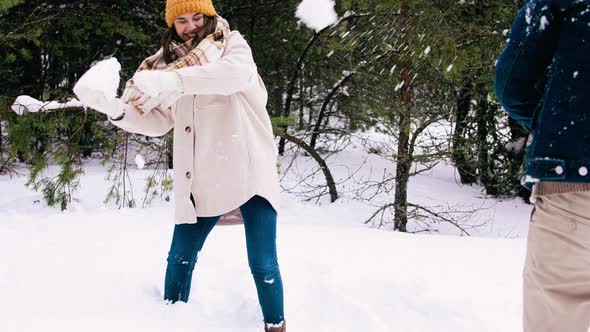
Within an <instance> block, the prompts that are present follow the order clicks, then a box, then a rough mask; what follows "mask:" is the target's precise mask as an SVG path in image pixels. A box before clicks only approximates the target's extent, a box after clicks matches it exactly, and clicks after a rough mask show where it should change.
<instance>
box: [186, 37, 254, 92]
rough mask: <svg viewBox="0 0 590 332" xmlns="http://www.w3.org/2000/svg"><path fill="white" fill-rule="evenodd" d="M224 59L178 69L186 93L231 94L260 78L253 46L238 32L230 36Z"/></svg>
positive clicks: (222, 57)
mask: <svg viewBox="0 0 590 332" xmlns="http://www.w3.org/2000/svg"><path fill="white" fill-rule="evenodd" d="M225 47H226V49H225V52H224V53H223V55H222V56H221V59H219V60H218V61H216V62H213V63H209V64H206V65H203V66H190V67H185V68H181V69H177V70H175V72H176V73H177V74H178V77H179V78H180V81H181V85H182V89H181V90H182V92H183V94H200V95H226V96H227V95H232V94H235V93H238V92H241V91H243V90H244V89H246V88H247V87H248V85H250V84H251V83H252V82H253V81H255V80H256V78H257V75H256V73H257V70H256V64H255V63H254V59H253V58H252V51H251V50H250V46H249V45H248V43H247V42H246V40H245V39H244V37H242V35H241V34H240V33H239V32H237V31H232V32H231V33H230V34H229V36H228V37H227V44H226V46H225Z"/></svg>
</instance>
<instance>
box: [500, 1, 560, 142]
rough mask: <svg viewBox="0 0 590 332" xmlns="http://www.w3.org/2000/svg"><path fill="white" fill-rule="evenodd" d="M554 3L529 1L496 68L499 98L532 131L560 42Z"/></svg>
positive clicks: (513, 28)
mask: <svg viewBox="0 0 590 332" xmlns="http://www.w3.org/2000/svg"><path fill="white" fill-rule="evenodd" d="M553 1H554V0H527V1H526V3H525V5H524V6H523V7H522V8H521V10H520V11H519V13H518V16H517V17H516V19H515V21H514V23H513V25H512V30H511V32H510V39H509V40H508V43H507V45H506V48H505V49H504V51H503V52H502V54H501V55H500V58H499V59H498V62H497V64H496V75H495V76H496V77H495V81H494V89H495V92H496V98H497V99H498V101H499V102H500V104H501V105H502V106H503V107H504V109H505V110H506V112H508V113H509V114H510V116H511V117H513V118H514V119H515V120H517V121H519V122H520V123H522V124H523V125H524V126H525V127H526V128H527V129H529V130H531V127H532V126H533V123H532V122H533V116H534V112H535V109H537V107H539V106H540V103H541V99H542V96H543V92H544V86H545V81H546V78H547V72H548V67H549V66H550V65H551V62H552V60H553V55H554V52H555V49H556V45H557V41H558V38H559V31H560V28H559V25H560V24H559V23H558V22H559V18H558V15H559V10H558V9H556V8H555V6H554V4H553Z"/></svg>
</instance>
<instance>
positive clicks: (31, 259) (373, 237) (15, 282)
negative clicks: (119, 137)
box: [0, 150, 530, 332]
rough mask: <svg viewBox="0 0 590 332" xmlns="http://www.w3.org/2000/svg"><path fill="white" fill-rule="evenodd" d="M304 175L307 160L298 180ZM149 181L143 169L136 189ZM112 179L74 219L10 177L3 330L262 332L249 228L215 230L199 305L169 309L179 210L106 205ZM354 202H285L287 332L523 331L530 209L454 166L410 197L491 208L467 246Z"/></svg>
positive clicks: (416, 183) (443, 231) (0, 204)
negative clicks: (376, 219) (169, 266)
mask: <svg viewBox="0 0 590 332" xmlns="http://www.w3.org/2000/svg"><path fill="white" fill-rule="evenodd" d="M359 156H360V152H358V151H356V150H351V151H344V152H342V153H340V154H339V155H338V159H333V160H331V161H330V164H331V165H333V167H334V170H335V173H336V175H337V178H338V177H343V176H346V174H345V171H344V170H345V169H348V170H349V169H351V168H354V164H355V163H360V160H361V159H362V158H360V157H359ZM369 161H370V163H369V164H370V165H371V167H375V168H380V167H382V166H383V165H380V164H379V163H380V162H382V161H379V160H376V159H375V160H369ZM286 162H287V160H286V159H285V160H283V163H286ZM306 165H307V166H311V165H312V163H311V162H310V161H309V160H307V159H305V158H303V157H301V158H298V160H297V162H296V166H297V169H298V170H302V169H304V168H305V167H306ZM338 165H343V167H339V166H338ZM344 165H346V166H348V168H345V167H344ZM387 167H392V166H391V165H388V166H387ZM365 172H368V170H367V171H365ZM148 174H149V171H148V170H134V171H133V172H132V177H133V179H134V180H135V181H136V182H137V183H136V189H135V190H136V192H141V183H142V182H143V179H144V178H145V177H146V176H147V175H148ZM105 175H106V172H105V170H104V168H102V167H100V166H96V165H91V166H88V167H87V168H86V174H85V175H84V176H83V178H82V181H81V189H80V191H79V192H78V193H77V194H76V195H75V196H76V197H77V198H78V199H79V201H78V202H74V203H72V205H71V207H70V208H69V209H68V210H67V211H65V212H60V211H59V210H57V209H54V208H49V207H47V206H46V205H45V204H44V203H43V201H42V199H41V194H40V193H36V192H33V191H31V190H29V189H27V188H25V186H24V182H25V178H24V177H18V178H12V179H11V178H9V177H8V176H0V186H1V188H2V194H1V195H0V261H1V262H2V264H0V292H1V294H2V301H1V302H0V331H11V332H19V331H23V332H37V331H60V332H70V331H71V332H74V331H76V332H79V331H85V332H91V331H108V332H116V331H121V332H123V331H142V332H145V331H199V332H214V331H244V332H250V331H252V332H255V331H258V332H261V331H263V327H262V314H261V312H260V309H259V306H258V303H257V298H256V292H255V288H254V283H253V280H252V278H251V275H250V273H249V269H248V265H247V259H246V248H245V240H244V234H243V227H242V226H241V225H237V226H219V227H216V228H215V229H214V230H213V232H212V233H211V235H210V238H209V239H208V240H207V243H206V244H205V248H204V250H203V252H202V253H201V255H200V256H199V257H200V260H199V263H198V264H197V270H196V272H195V275H194V281H193V290H192V293H191V300H190V301H189V303H186V304H185V303H178V304H175V305H166V304H165V303H163V301H162V289H163V282H164V269H165V266H166V255H167V251H168V246H169V243H170V240H171V235H172V228H173V225H172V221H171V217H172V203H170V202H156V203H155V204H153V205H152V206H151V207H149V208H146V209H139V208H138V209H123V210H117V209H115V208H114V207H105V206H103V204H102V201H103V199H104V197H105V194H106V190H107V187H108V186H107V183H106V181H105V180H104V178H105ZM320 180H321V179H320ZM284 181H285V182H287V183H288V182H289V181H292V180H290V179H288V178H286V179H285V180H284ZM293 181H294V180H293ZM343 191H344V192H346V188H344V190H343ZM136 195H137V194H136ZM137 196H141V195H137ZM343 196H344V197H343V198H342V199H341V200H339V201H337V202H336V203H334V204H326V202H325V200H322V201H321V202H322V204H321V205H315V204H313V203H312V202H304V201H303V200H301V199H300V198H298V197H295V196H294V195H293V194H287V193H285V194H283V195H282V211H281V213H280V216H279V227H278V232H279V233H278V247H279V263H280V266H281V270H282V274H283V279H284V285H285V310H286V317H287V321H288V328H289V331H291V332H311V331H314V332H319V331H325V332H335V331H338V332H382V331H388V332H394V331H399V332H413V331H415V332H430V331H449V332H451V331H452V332H460V331H465V332H467V331H469V332H473V331H477V332H483V331H490V332H501V331H506V332H508V331H514V332H516V331H520V330H521V322H520V316H521V288H522V286H521V274H522V266H523V260H524V248H525V240H524V239H525V237H526V227H527V218H528V215H529V213H530V206H527V205H525V204H523V203H522V202H521V201H520V200H518V199H510V200H505V201H498V200H492V199H486V198H485V197H483V195H482V194H481V189H480V188H476V187H466V186H459V185H457V183H456V180H455V174H454V171H453V169H452V168H451V167H449V166H444V165H440V166H437V167H436V168H435V169H434V170H432V171H431V172H428V173H425V174H422V175H419V176H417V177H416V178H413V179H412V181H411V183H410V200H411V201H414V202H418V203H421V204H433V205H437V204H439V203H441V202H444V203H447V204H450V205H454V204H461V205H463V206H477V207H481V208H482V210H481V211H480V212H478V214H477V216H476V219H477V220H476V221H474V222H475V223H480V222H481V220H486V223H485V225H484V226H483V227H478V228H474V229H473V230H472V231H471V235H472V236H470V237H467V236H457V234H458V233H457V230H456V229H454V228H452V227H448V226H446V225H443V224H440V225H435V226H434V228H435V229H434V231H437V232H435V233H433V232H430V233H417V234H400V233H396V232H392V231H391V230H389V229H388V227H385V228H381V229H377V228H373V227H370V226H369V225H365V224H364V223H363V221H364V220H366V219H368V217H369V216H370V215H371V214H372V213H373V212H374V210H375V208H374V207H371V206H368V205H367V204H365V203H362V202H359V201H355V200H352V199H350V198H347V195H346V194H344V195H343ZM412 227H413V228H416V227H417V226H416V225H413V226H411V227H410V228H412ZM415 230H418V229H415Z"/></svg>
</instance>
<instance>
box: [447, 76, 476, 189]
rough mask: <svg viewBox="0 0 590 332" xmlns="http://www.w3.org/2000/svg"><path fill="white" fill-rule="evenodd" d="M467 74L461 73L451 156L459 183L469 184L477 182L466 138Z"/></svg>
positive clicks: (467, 111)
mask: <svg viewBox="0 0 590 332" xmlns="http://www.w3.org/2000/svg"><path fill="white" fill-rule="evenodd" d="M467 75H468V73H467V72H464V73H463V77H464V79H463V83H462V85H461V89H460V91H459V96H458V98H457V108H456V112H455V119H456V124H455V131H454V132H453V147H452V156H453V162H454V163H455V167H457V171H458V172H459V178H460V179H461V183H465V184H471V183H475V182H477V175H476V168H475V167H474V163H473V159H474V156H470V155H469V154H470V153H469V152H470V151H471V144H470V141H469V139H468V138H467V134H468V132H467V131H468V124H469V121H468V118H467V116H468V115H469V109H470V107H471V106H470V105H471V82H470V80H469V79H468V78H467V77H466V76H467Z"/></svg>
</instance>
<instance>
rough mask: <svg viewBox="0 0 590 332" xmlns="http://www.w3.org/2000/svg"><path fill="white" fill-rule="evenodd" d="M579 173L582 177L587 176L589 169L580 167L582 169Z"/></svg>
mask: <svg viewBox="0 0 590 332" xmlns="http://www.w3.org/2000/svg"><path fill="white" fill-rule="evenodd" d="M578 173H580V175H581V176H586V175H588V168H586V167H584V166H582V167H580V169H579V170H578Z"/></svg>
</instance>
